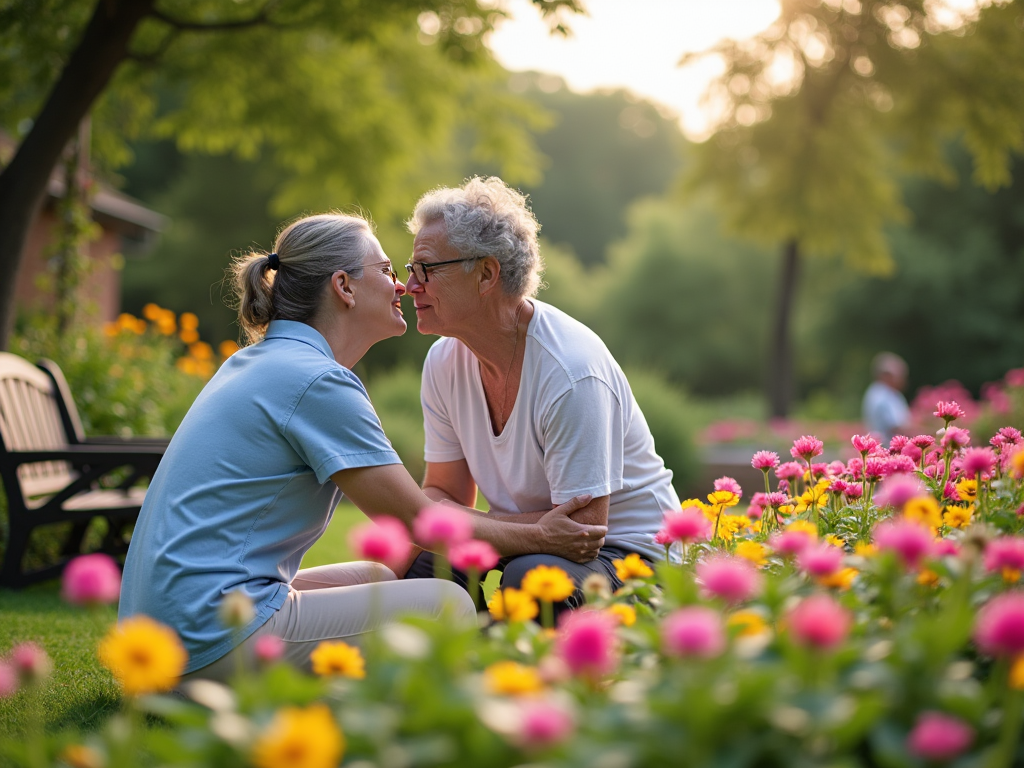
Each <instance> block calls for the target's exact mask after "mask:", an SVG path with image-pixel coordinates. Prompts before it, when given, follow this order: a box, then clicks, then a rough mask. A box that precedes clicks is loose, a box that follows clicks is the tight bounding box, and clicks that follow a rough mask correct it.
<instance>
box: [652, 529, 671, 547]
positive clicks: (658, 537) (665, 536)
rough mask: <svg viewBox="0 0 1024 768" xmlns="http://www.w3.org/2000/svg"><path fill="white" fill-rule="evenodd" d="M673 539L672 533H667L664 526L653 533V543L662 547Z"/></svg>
mask: <svg viewBox="0 0 1024 768" xmlns="http://www.w3.org/2000/svg"><path fill="white" fill-rule="evenodd" d="M674 541H675V539H673V538H672V534H671V533H669V532H668V531H667V530H666V529H665V528H662V529H661V530H660V531H658V532H657V533H656V534H654V543H655V544H660V545H661V546H663V547H667V546H668V545H669V544H671V543H672V542H674Z"/></svg>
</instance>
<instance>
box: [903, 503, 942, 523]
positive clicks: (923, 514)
mask: <svg viewBox="0 0 1024 768" xmlns="http://www.w3.org/2000/svg"><path fill="white" fill-rule="evenodd" d="M903 517H905V518H906V519H907V520H912V521H913V522H915V523H921V524H923V525H927V526H928V527H929V528H938V527H939V526H941V525H942V509H941V508H940V507H939V502H937V501H936V500H935V499H934V498H932V497H931V496H917V497H915V498H913V499H911V500H910V501H908V502H907V503H906V504H904V505H903Z"/></svg>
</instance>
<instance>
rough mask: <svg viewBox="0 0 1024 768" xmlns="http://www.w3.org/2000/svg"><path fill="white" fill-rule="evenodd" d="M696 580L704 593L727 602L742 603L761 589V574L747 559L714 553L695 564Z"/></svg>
mask: <svg viewBox="0 0 1024 768" xmlns="http://www.w3.org/2000/svg"><path fill="white" fill-rule="evenodd" d="M697 581H698V582H699V583H700V584H701V585H702V586H703V587H704V591H705V593H707V594H708V595H711V596H713V597H718V598H721V599H722V600H725V601H726V602H727V603H742V602H743V601H745V600H749V599H750V598H752V597H754V596H755V595H757V594H758V593H760V591H761V574H760V573H758V572H757V568H755V567H754V565H753V563H751V562H750V561H749V560H744V559H743V558H741V557H732V556H729V555H715V556H713V557H709V558H708V559H707V560H703V561H701V562H700V563H698V564H697Z"/></svg>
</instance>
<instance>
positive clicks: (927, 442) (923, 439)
mask: <svg viewBox="0 0 1024 768" xmlns="http://www.w3.org/2000/svg"><path fill="white" fill-rule="evenodd" d="M910 442H912V443H913V444H914V445H916V446H917V447H918V448H920V449H921V450H922V451H923V450H924V449H925V448H931V447H932V446H933V445H935V438H934V437H932V436H931V435H917V436H916V437H914V438H911V440H910Z"/></svg>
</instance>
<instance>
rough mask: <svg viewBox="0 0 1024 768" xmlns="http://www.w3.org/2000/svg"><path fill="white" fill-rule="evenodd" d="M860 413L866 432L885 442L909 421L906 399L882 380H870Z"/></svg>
mask: <svg viewBox="0 0 1024 768" xmlns="http://www.w3.org/2000/svg"><path fill="white" fill-rule="evenodd" d="M861 415H862V416H863V418H864V424H865V426H866V427H867V428H868V432H871V433H872V434H874V435H876V436H880V437H881V438H882V440H883V441H885V443H888V442H889V441H890V440H892V437H893V435H896V434H899V431H900V430H901V429H904V428H905V427H906V426H907V425H908V424H909V422H910V408H909V407H908V406H907V399H906V398H905V397H903V393H901V392H899V391H897V390H895V389H893V388H892V387H890V386H889V385H888V384H886V383H885V382H883V381H874V382H872V383H871V386H869V387H868V389H867V391H866V392H865V393H864V401H863V403H862V404H861Z"/></svg>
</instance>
